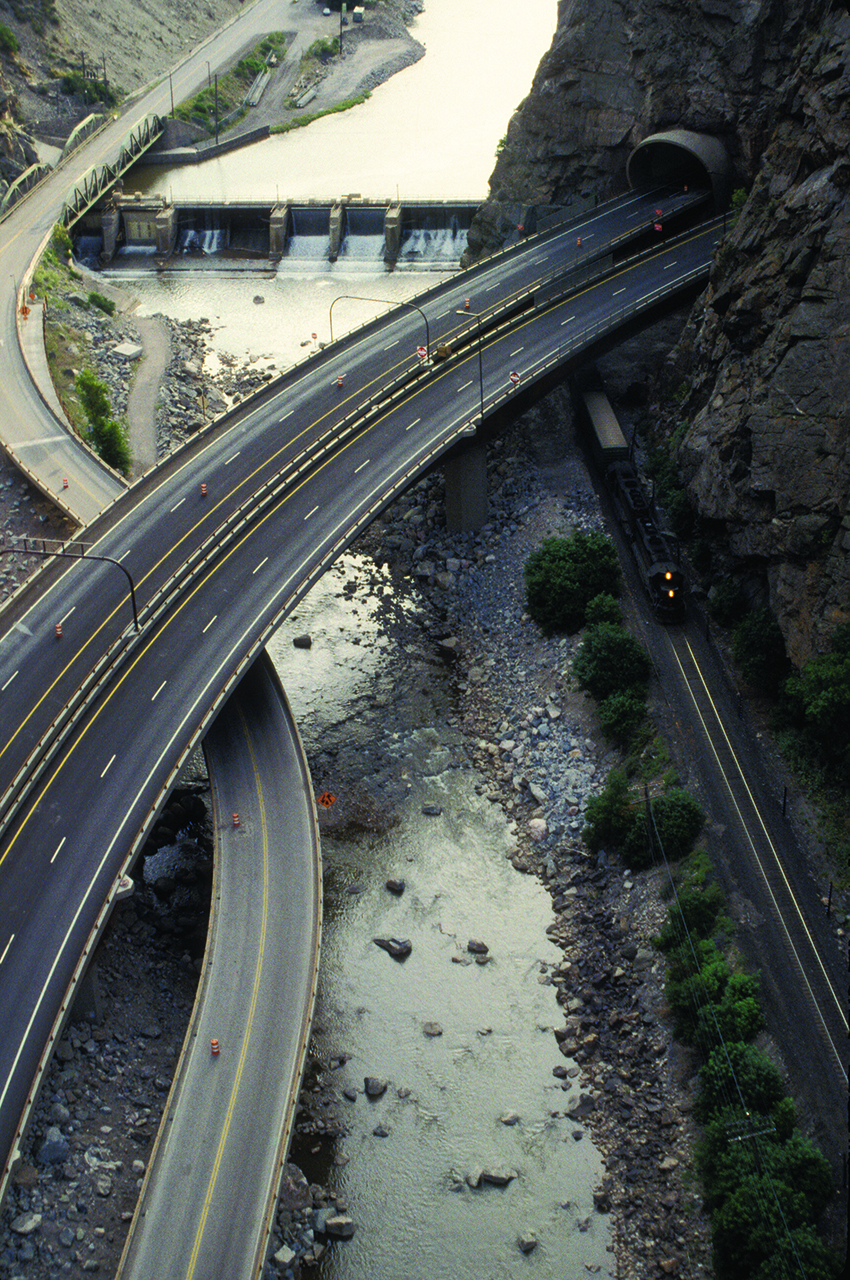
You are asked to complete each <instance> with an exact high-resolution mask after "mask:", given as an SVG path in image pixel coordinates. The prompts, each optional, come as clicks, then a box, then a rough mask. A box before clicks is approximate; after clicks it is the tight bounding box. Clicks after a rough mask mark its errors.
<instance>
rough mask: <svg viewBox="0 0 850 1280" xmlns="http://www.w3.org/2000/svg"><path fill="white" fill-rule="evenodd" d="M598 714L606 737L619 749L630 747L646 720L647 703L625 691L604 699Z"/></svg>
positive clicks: (628, 690)
mask: <svg viewBox="0 0 850 1280" xmlns="http://www.w3.org/2000/svg"><path fill="white" fill-rule="evenodd" d="M597 712H598V715H599V726H600V728H601V729H602V732H603V733H604V734H605V737H606V738H607V739H608V740H609V741H610V742H613V743H615V744H616V745H617V746H619V747H628V745H629V743H630V742H631V741H632V740H633V738H634V736H635V734H636V733H637V731H638V729H639V728H640V727H641V725H642V724H643V722H644V720H645V719H646V703H645V702H644V700H643V698H642V697H641V696H640V695H639V694H637V693H634V692H633V691H632V690H631V689H624V690H621V691H620V692H619V693H612V694H610V695H609V696H608V697H607V698H604V699H603V700H602V702H600V704H599V706H598V707H597Z"/></svg>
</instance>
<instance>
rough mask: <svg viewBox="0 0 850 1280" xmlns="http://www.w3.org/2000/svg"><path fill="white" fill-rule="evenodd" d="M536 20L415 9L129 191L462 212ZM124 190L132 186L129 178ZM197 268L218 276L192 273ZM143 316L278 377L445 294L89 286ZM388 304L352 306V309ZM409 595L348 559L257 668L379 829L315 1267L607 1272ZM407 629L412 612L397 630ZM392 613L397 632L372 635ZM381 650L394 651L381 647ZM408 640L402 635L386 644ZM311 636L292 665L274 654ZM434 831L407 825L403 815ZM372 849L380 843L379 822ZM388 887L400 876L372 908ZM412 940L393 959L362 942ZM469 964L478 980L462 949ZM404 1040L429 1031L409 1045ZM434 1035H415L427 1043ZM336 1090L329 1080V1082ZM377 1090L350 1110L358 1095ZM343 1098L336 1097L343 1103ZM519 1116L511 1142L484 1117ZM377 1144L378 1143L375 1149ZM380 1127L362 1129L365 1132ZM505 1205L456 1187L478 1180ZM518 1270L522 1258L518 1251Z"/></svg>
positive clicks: (503, 876)
mask: <svg viewBox="0 0 850 1280" xmlns="http://www.w3.org/2000/svg"><path fill="white" fill-rule="evenodd" d="M555 16H556V15H555V5H554V3H553V0H529V3H527V4H526V5H524V6H523V7H522V9H521V10H517V8H516V6H515V5H511V4H508V3H506V0H493V3H490V4H488V5H486V6H484V5H482V4H481V3H480V0H428V7H427V10H426V12H425V13H424V14H423V15H421V17H420V18H419V19H418V20H417V22H416V24H415V26H414V28H413V31H414V34H415V35H416V37H417V38H418V39H420V40H422V41H423V42H424V43H425V44H426V46H427V50H428V52H427V55H426V57H425V58H424V59H422V60H421V61H420V62H419V63H417V64H416V65H415V66H413V67H410V68H408V69H407V70H405V71H404V72H402V73H400V74H399V75H397V76H395V77H393V79H392V80H390V81H389V82H388V83H387V84H385V85H382V86H381V87H380V88H379V89H377V90H376V91H375V92H374V93H373V95H372V97H371V99H370V100H369V101H368V102H367V103H366V104H364V105H363V106H361V107H359V108H357V109H356V110H354V111H350V112H348V113H345V114H344V115H336V116H332V117H328V118H327V119H324V120H321V121H318V122H316V123H314V124H313V125H311V126H310V127H309V128H308V129H306V130H302V131H300V132H296V133H292V134H289V135H286V136H285V137H282V138H279V139H275V140H270V141H269V142H267V143H263V144H260V145H257V146H254V147H251V148H247V149H246V150H244V151H240V152H238V153H235V154H234V155H231V156H228V157H224V158H222V159H221V160H218V161H214V162H209V163H208V164H206V165H203V166H200V167H194V168H190V169H187V170H185V171H183V172H174V171H168V172H167V173H161V174H156V173H154V174H149V175H145V178H146V181H149V182H150V183H151V184H152V186H153V187H154V189H162V190H163V191H165V192H169V191H170V193H171V195H173V196H174V197H175V198H177V197H180V198H186V197H187V196H191V195H194V194H199V193H201V194H203V196H204V197H205V198H210V197H214V196H216V195H219V196H221V197H228V198H231V199H235V198H237V197H246V196H254V197H260V198H268V197H269V194H270V185H271V183H272V182H273V183H274V184H275V186H277V187H279V189H280V195H281V197H283V196H284V193H285V196H286V197H287V198H303V197H304V196H315V197H317V198H329V197H332V196H335V195H338V194H339V193H340V192H347V191H351V192H355V191H356V192H360V193H362V194H363V195H368V196H373V197H379V198H380V197H384V196H390V195H395V193H396V188H398V190H399V194H400V195H401V196H402V197H405V196H407V197H410V198H432V197H438V198H442V197H456V198H470V199H473V200H477V199H480V198H482V197H483V196H484V194H485V193H486V188H487V178H488V176H489V174H490V172H491V170H492V167H493V156H494V150H495V147H496V145H497V142H498V139H499V137H500V136H501V135H502V134H503V133H504V131H505V129H506V127H507V122H508V120H509V118H510V115H511V113H512V111H513V110H514V108H515V107H516V105H517V104H518V103H519V101H520V100H521V99H522V97H524V95H525V94H526V93H527V91H528V88H529V86H530V84H531V79H532V76H533V74H534V71H535V69H536V66H537V63H538V61H539V59H540V57H541V56H542V54H543V52H544V51H545V49H546V48H547V47H548V44H549V41H550V39H551V34H552V31H553V30H554V26H555ZM134 176H135V175H134ZM209 265H210V266H213V267H214V266H215V264H214V263H210V264H209ZM106 274H107V278H109V279H111V280H113V281H115V282H116V283H123V284H125V285H127V286H128V287H129V288H130V289H131V290H132V291H133V292H134V293H135V295H136V297H137V299H138V311H139V313H140V314H148V315H150V314H155V313H158V312H161V313H163V314H166V315H168V316H170V317H172V318H174V319H176V320H185V319H198V318H200V317H202V316H204V317H207V318H208V319H209V320H210V321H211V323H212V325H213V330H214V332H213V336H212V344H211V345H212V352H211V357H210V360H209V362H208V365H209V368H210V369H211V370H212V371H214V369H215V361H216V353H219V354H221V353H225V352H226V353H228V355H232V356H236V357H237V358H238V359H241V360H244V361H246V362H247V361H251V362H253V361H261V362H266V363H269V364H274V365H276V366H277V367H278V368H282V367H285V366H288V365H290V364H293V363H295V362H297V361H298V360H300V359H303V358H304V356H305V354H307V353H308V352H309V351H310V350H312V349H314V348H315V341H316V339H314V337H313V335H314V334H315V335H317V337H318V339H319V340H321V339H324V338H326V337H327V336H329V308H330V303H331V302H332V301H333V299H334V298H336V297H340V296H346V297H349V296H350V295H357V296H358V297H360V298H361V299H364V301H361V302H354V301H350V300H349V301H346V302H345V303H341V304H340V305H339V306H338V307H336V308H335V311H334V333H335V335H338V334H340V333H342V332H343V331H344V330H346V329H348V328H351V327H354V326H355V325H357V324H360V323H362V322H363V321H365V320H367V319H369V318H371V316H373V315H375V314H376V313H378V312H380V310H382V309H383V307H384V306H386V305H387V304H388V303H389V302H393V301H400V300H405V299H407V298H410V297H411V296H413V295H415V293H417V292H418V291H419V290H420V289H422V288H424V287H426V286H429V285H431V284H434V283H436V282H437V281H438V280H439V279H441V278H442V273H440V272H439V271H431V272H428V273H422V272H415V271H404V270H396V271H394V272H392V273H387V272H386V271H385V270H384V269H383V268H380V269H378V270H375V268H374V266H373V265H371V264H363V263H354V264H352V263H351V262H350V261H349V262H344V261H342V260H340V261H338V262H337V263H335V264H333V265H331V264H328V263H325V262H312V263H303V262H302V263H301V266H300V269H298V270H293V269H292V264H291V263H286V262H285V263H284V265H283V266H282V267H281V268H280V269H278V270H265V271H263V272H256V271H251V270H245V269H241V268H240V269H237V270H233V268H232V266H228V268H227V269H226V270H221V269H218V270H215V269H212V270H203V269H201V270H199V269H198V264H197V263H193V264H192V269H190V270H180V271H172V272H162V273H159V274H155V273H153V272H150V273H147V272H144V271H142V272H138V271H132V272H129V271H126V270H123V271H122V269H121V266H120V264H119V265H118V266H117V268H114V269H112V270H110V271H109V272H108V273H106ZM370 298H371V299H382V300H385V301H381V302H375V301H365V299H370ZM416 609H417V604H416V599H415V589H414V588H413V587H409V589H407V590H406V591H405V593H404V595H403V596H402V595H399V593H398V592H397V591H395V590H394V588H393V586H392V584H391V582H390V581H389V579H388V578H387V577H386V576H385V574H384V572H383V571H378V570H377V569H376V568H375V566H374V564H372V562H371V561H369V560H368V559H366V558H364V557H362V556H358V555H348V556H345V557H344V558H343V559H342V560H341V561H340V562H338V564H337V565H336V566H334V567H333V568H332V570H330V571H329V572H328V574H326V575H325V578H324V579H323V580H322V581H321V582H320V583H319V584H317V586H316V587H315V588H314V589H313V591H312V592H311V593H310V595H309V596H308V597H307V598H306V599H305V600H304V601H303V602H302V603H301V604H300V605H299V608H298V612H297V616H296V617H295V618H292V619H289V620H288V621H287V622H286V623H284V624H283V626H282V627H281V628H280V630H279V631H278V633H277V634H276V636H275V637H274V638H273V640H272V641H271V643H270V645H269V650H270V652H271V654H272V657H273V659H274V661H275V664H276V666H277V668H278V670H279V672H280V675H281V678H282V680H283V683H284V687H285V688H286V690H287V693H288V695H289V698H290V700H291V702H292V705H293V708H294V711H295V715H296V719H297V721H298V723H299V725H300V726H301V730H302V734H303V736H304V739H305V743H306V745H307V748H308V752H309V754H310V758H311V763H312V766H313V769H314V779H313V780H314V785H315V789H316V791H317V793H318V792H319V791H322V790H331V791H334V790H336V791H339V793H340V800H339V803H340V804H342V802H343V800H344V798H345V793H346V790H347V789H351V788H355V789H356V788H357V786H358V779H361V780H368V784H369V788H370V794H372V795H374V794H380V795H381V796H383V797H384V802H385V804H386V806H387V809H388V811H389V810H391V811H392V815H393V817H394V818H395V819H396V820H397V821H396V822H395V824H394V825H391V826H389V827H388V828H387V829H386V830H371V831H370V830H367V831H360V832H356V831H353V830H351V829H349V828H347V827H344V828H343V830H342V831H341V832H338V833H336V834H331V833H326V834H325V835H323V842H322V848H323V860H324V865H325V922H324V929H323V941H322V948H323V949H322V964H321V973H320V989H319V1000H318V1006H317V1011H316V1020H315V1032H314V1037H313V1045H312V1048H313V1052H314V1054H315V1055H316V1057H317V1058H318V1059H322V1060H325V1061H326V1060H328V1059H330V1058H332V1057H333V1056H334V1055H347V1054H350V1055H351V1057H350V1059H348V1060H347V1061H346V1062H345V1064H344V1066H343V1067H341V1068H340V1069H339V1071H336V1072H333V1073H327V1077H328V1078H327V1079H326V1087H327V1097H328V1099H329V1102H328V1105H329V1109H330V1110H332V1111H334V1112H335V1113H336V1114H338V1115H339V1116H340V1118H341V1119H342V1120H343V1122H344V1123H345V1125H346V1126H347V1127H348V1130H349V1132H348V1133H347V1134H346V1135H345V1136H343V1137H341V1138H339V1139H338V1140H336V1142H334V1143H333V1144H330V1145H329V1144H328V1143H320V1144H318V1147H319V1149H318V1150H317V1151H315V1152H312V1153H311V1151H310V1150H309V1149H306V1150H302V1151H299V1152H298V1154H299V1156H300V1157H301V1158H303V1159H304V1160H305V1164H306V1172H307V1174H308V1177H310V1178H311V1179H316V1180H318V1181H320V1182H322V1183H323V1184H324V1185H326V1186H328V1187H329V1189H330V1190H332V1191H333V1192H334V1194H335V1195H337V1196H338V1197H340V1198H342V1199H343V1200H344V1201H347V1203H348V1206H349V1211H350V1213H351V1216H352V1217H353V1218H354V1219H355V1221H356V1222H357V1224H358V1226H357V1231H356V1233H355V1235H354V1238H353V1239H352V1240H351V1241H348V1242H345V1243H339V1244H336V1245H334V1246H333V1247H331V1248H330V1249H329V1250H328V1252H327V1254H326V1255H325V1257H324V1259H323V1260H322V1262H321V1264H320V1266H319V1267H318V1268H317V1269H316V1271H315V1272H314V1274H317V1275H318V1276H319V1277H320V1280H364V1277H366V1276H370V1277H373V1280H442V1278H445V1280H457V1277H459V1276H464V1277H465V1276H469V1277H475V1278H476V1280H478V1277H481V1278H482V1280H485V1278H486V1280H501V1278H503V1277H504V1278H505V1280H508V1278H509V1277H513V1276H515V1275H517V1274H520V1273H523V1274H524V1273H525V1271H526V1270H529V1269H530V1270H532V1271H533V1272H534V1274H535V1275H536V1276H538V1277H540V1280H573V1278H574V1277H576V1278H577V1277H580V1276H584V1275H587V1274H589V1273H597V1272H600V1271H601V1274H603V1275H604V1274H607V1273H608V1265H607V1264H608V1263H609V1259H610V1255H609V1254H608V1253H607V1252H606V1246H607V1244H608V1241H609V1236H608V1233H607V1228H606V1226H605V1222H604V1219H602V1218H600V1217H599V1216H598V1215H596V1214H594V1212H593V1204H592V1190H593V1187H594V1185H596V1184H597V1183H598V1181H599V1179H600V1177H601V1173H602V1168H601V1162H600V1158H599V1155H598V1153H597V1152H596V1151H595V1149H594V1148H593V1146H592V1144H591V1143H590V1140H589V1138H588V1137H587V1136H586V1135H585V1136H583V1137H581V1139H580V1140H577V1138H576V1136H575V1130H576V1126H575V1125H574V1124H573V1123H572V1122H571V1121H569V1120H568V1119H567V1118H566V1117H565V1115H564V1109H565V1107H566V1106H568V1105H570V1102H571V1101H573V1100H574V1095H575V1086H574V1085H573V1084H572V1083H571V1082H567V1088H566V1090H564V1089H562V1086H561V1081H560V1080H559V1079H558V1078H557V1077H555V1076H553V1074H552V1072H553V1068H554V1067H555V1066H557V1065H563V1063H564V1059H563V1058H561V1056H560V1054H559V1052H558V1049H557V1045H556V1042H555V1038H554V1036H553V1034H552V1028H553V1026H555V1025H557V1024H558V1023H559V1022H560V1021H561V1020H562V1014H561V1012H560V1010H559V1009H558V1007H557V1004H556V1001H555V998H554V988H553V987H552V986H551V985H548V982H547V980H546V976H547V973H548V972H549V970H550V968H551V966H552V965H554V964H556V963H557V962H558V960H559V959H560V955H559V953H558V951H557V950H556V949H555V948H554V947H553V946H552V945H551V944H550V943H549V941H548V939H547V937H546V934H545V929H546V926H547V924H548V923H550V921H551V919H552V916H551V909H550V900H549V897H548V895H547V894H546V892H545V891H544V890H543V889H542V887H541V886H540V885H539V884H538V883H537V881H536V880H534V879H533V878H531V877H526V876H522V875H520V874H519V873H518V872H516V871H515V870H514V869H513V867H512V865H511V863H510V862H509V860H508V858H507V857H506V852H507V850H508V848H509V847H510V845H511V843H512V839H513V835H512V831H511V828H510V826H509V825H508V823H507V822H506V820H505V818H504V816H503V815H502V813H501V810H499V809H497V808H496V807H494V806H493V805H491V804H490V803H489V802H488V801H487V800H486V799H485V798H484V792H485V791H486V786H485V785H484V784H483V782H482V780H481V779H480V778H479V777H478V776H477V775H476V774H475V773H474V771H472V770H471V769H469V768H468V767H467V766H466V762H465V755H464V751H463V742H462V739H461V737H460V735H459V733H458V732H457V730H456V729H454V728H453V727H452V723H453V709H454V700H455V691H454V689H453V686H452V681H451V676H450V673H449V672H448V671H447V670H446V669H445V668H443V667H442V666H441V665H440V664H439V663H437V662H436V661H435V659H434V657H433V654H432V653H431V652H430V650H429V647H428V646H427V645H425V646H423V644H422V643H421V632H420V631H417V625H416V621H415V613H416ZM411 610H412V611H413V612H412V613H411ZM393 613H395V615H396V620H397V623H398V625H397V626H390V625H389V619H390V617H391V615H392V614H393ZM399 627H400V628H401V631H402V632H404V638H403V639H402V640H400V639H399V634H398V633H399ZM405 628H407V630H406V631H405ZM304 632H306V633H309V634H310V636H311V638H312V647H311V648H310V649H301V648H295V647H294V646H293V644H292V639H293V637H294V636H296V635H298V634H300V633H304ZM427 805H434V806H436V807H437V808H438V809H439V810H440V811H441V812H439V813H438V814H435V815H432V816H429V815H427V814H425V813H423V806H427ZM378 825H379V826H380V824H378ZM388 877H395V878H397V879H403V880H404V881H405V882H406V889H405V892H404V893H403V894H402V895H401V896H398V897H397V896H395V895H393V894H391V893H390V892H389V891H388V890H387V888H386V887H385V882H386V880H387V878H388ZM388 935H391V936H396V937H403V938H408V939H410V941H411V942H412V945H413V951H412V954H411V956H410V958H409V959H408V960H407V961H405V962H404V963H403V964H399V963H397V962H395V961H394V960H393V959H391V957H390V956H389V955H387V954H386V953H385V952H384V951H383V950H381V949H379V948H378V947H377V946H376V945H375V944H374V942H373V941H372V939H373V938H374V937H376V936H388ZM473 938H477V939H481V940H483V941H484V942H485V943H486V944H487V945H488V946H489V948H490V959H489V961H488V963H486V964H478V963H475V962H474V960H473V958H472V957H471V956H470V954H469V953H468V951H467V942H468V940H469V939H473ZM426 1023H433V1024H437V1025H438V1026H439V1028H440V1032H441V1034H439V1035H429V1034H426V1031H425V1025H426ZM434 1029H435V1028H434V1027H433V1026H432V1027H431V1028H430V1030H432V1031H433V1030H434ZM331 1075H332V1079H331V1078H330V1077H331ZM370 1075H374V1076H378V1077H382V1078H384V1079H386V1080H387V1081H388V1088H387V1092H386V1093H385V1094H384V1096H383V1097H382V1098H381V1099H379V1100H377V1101H375V1102H369V1101H368V1100H367V1099H366V1098H365V1096H364V1094H363V1082H364V1077H365V1076H370ZM343 1088H348V1089H355V1090H357V1094H356V1098H355V1100H354V1101H353V1102H351V1101H347V1100H346V1099H345V1098H344V1097H343V1096H342V1090H343ZM511 1116H515V1117H516V1122H515V1123H505V1122H504V1118H509V1117H511ZM381 1126H383V1130H385V1131H386V1136H379V1135H378V1134H376V1133H375V1132H374V1130H375V1129H376V1128H380V1127H381ZM383 1130H382V1132H383ZM487 1167H489V1168H491V1169H510V1170H511V1171H512V1172H514V1173H516V1175H517V1176H516V1177H515V1178H514V1179H513V1180H512V1181H511V1182H510V1184H509V1185H507V1186H492V1185H486V1186H482V1187H479V1188H472V1187H470V1185H469V1183H468V1182H467V1181H466V1178H467V1175H470V1174H473V1173H474V1171H475V1170H480V1169H481V1168H487ZM528 1234H532V1235H533V1236H534V1237H535V1238H536V1239H537V1241H538V1245H537V1247H536V1249H535V1250H534V1251H533V1252H531V1253H529V1254H527V1255H523V1254H522V1253H521V1252H520V1250H519V1248H518V1245H517V1240H518V1238H519V1237H520V1236H524V1235H528Z"/></svg>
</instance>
